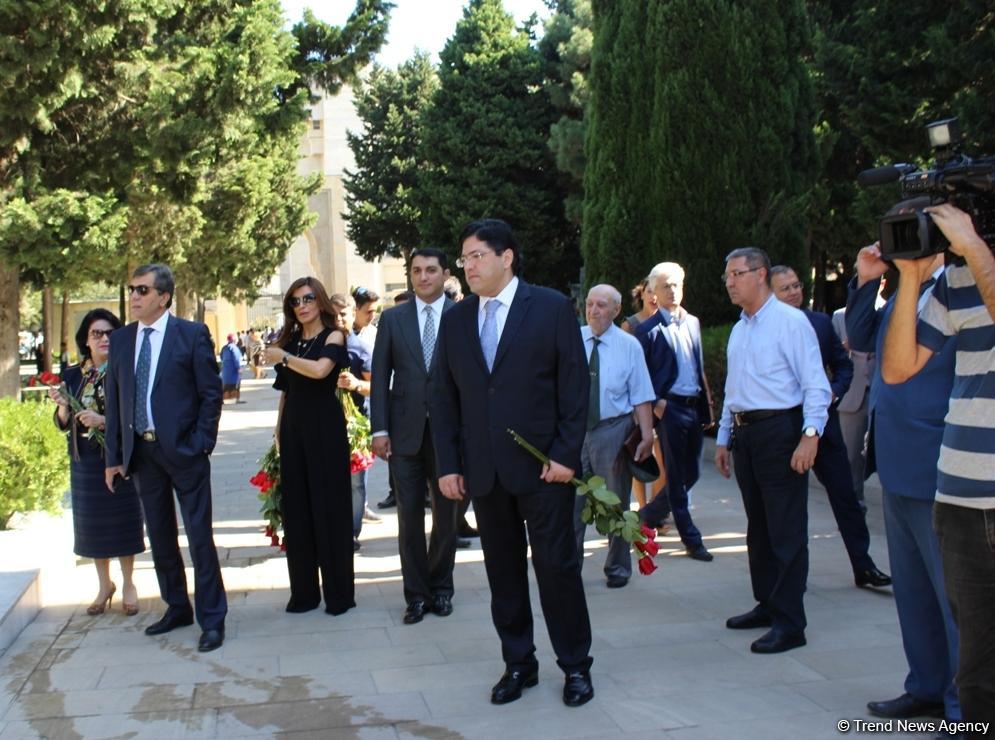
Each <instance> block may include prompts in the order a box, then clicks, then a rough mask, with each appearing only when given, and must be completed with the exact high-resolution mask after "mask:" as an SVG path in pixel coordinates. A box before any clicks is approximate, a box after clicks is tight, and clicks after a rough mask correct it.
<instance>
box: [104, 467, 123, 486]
mask: <svg viewBox="0 0 995 740" xmlns="http://www.w3.org/2000/svg"><path fill="white" fill-rule="evenodd" d="M118 475H120V476H121V477H122V478H124V466H123V465H115V466H114V467H112V468H104V483H106V484H107V490H108V491H110V492H111V493H114V478H115V476H118Z"/></svg>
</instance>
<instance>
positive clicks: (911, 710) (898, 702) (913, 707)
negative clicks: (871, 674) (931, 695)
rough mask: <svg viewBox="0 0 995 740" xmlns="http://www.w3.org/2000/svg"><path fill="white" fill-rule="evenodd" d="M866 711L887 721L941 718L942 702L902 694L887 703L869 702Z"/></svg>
mask: <svg viewBox="0 0 995 740" xmlns="http://www.w3.org/2000/svg"><path fill="white" fill-rule="evenodd" d="M867 711H868V712H870V713H871V714H873V715H874V716H875V717H886V718H888V719H909V718H911V717H942V716H943V702H942V701H926V700H925V699H917V698H916V697H914V696H912V694H902V695H901V696H900V697H898V698H897V699H890V700H888V701H869V702H867Z"/></svg>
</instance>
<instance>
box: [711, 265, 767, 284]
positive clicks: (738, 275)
mask: <svg viewBox="0 0 995 740" xmlns="http://www.w3.org/2000/svg"><path fill="white" fill-rule="evenodd" d="M759 269H760V268H759V267H751V268H750V269H748V270H733V271H732V272H723V273H722V275H721V276H720V280H722V282H723V283H727V282H729V278H732V279H733V280H739V279H740V278H741V277H743V275H745V274H746V273H748V272H756V271H757V270H759Z"/></svg>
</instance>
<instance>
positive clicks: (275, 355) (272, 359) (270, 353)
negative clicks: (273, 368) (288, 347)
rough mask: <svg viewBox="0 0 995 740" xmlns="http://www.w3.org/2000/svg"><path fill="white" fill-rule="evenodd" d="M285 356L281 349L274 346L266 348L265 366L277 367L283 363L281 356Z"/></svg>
mask: <svg viewBox="0 0 995 740" xmlns="http://www.w3.org/2000/svg"><path fill="white" fill-rule="evenodd" d="M285 354H287V353H286V352H285V351H284V350H283V348H282V347H277V346H276V345H275V344H274V345H273V346H272V347H267V348H266V364H267V365H277V364H279V363H280V362H282V361H283V356H284V355H285Z"/></svg>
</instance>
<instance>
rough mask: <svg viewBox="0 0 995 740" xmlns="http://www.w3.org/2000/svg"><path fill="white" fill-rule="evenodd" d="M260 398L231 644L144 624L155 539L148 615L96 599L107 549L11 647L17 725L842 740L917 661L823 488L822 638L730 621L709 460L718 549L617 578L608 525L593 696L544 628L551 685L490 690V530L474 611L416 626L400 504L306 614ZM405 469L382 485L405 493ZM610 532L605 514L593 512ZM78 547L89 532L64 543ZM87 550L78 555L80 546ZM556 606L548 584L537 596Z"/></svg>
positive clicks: (723, 530) (727, 569) (729, 567)
mask: <svg viewBox="0 0 995 740" xmlns="http://www.w3.org/2000/svg"><path fill="white" fill-rule="evenodd" d="M243 385H244V391H243V397H244V398H245V399H246V400H247V401H248V403H247V404H246V405H244V406H238V407H228V408H226V410H225V412H224V416H223V420H222V429H223V431H222V437H221V441H220V444H219V445H218V449H217V451H216V453H215V455H214V489H215V522H216V537H217V542H218V544H219V547H220V548H221V554H222V557H223V558H224V578H225V582H226V585H227V587H228V590H229V601H230V605H231V612H230V615H229V620H228V626H227V641H226V643H225V645H224V647H223V648H222V649H220V650H218V651H216V652H214V653H210V654H206V655H201V654H199V653H197V652H196V650H195V645H196V640H197V637H198V634H199V633H198V631H197V629H196V628H195V627H191V628H187V629H181V630H176V631H174V632H173V633H170V634H168V635H165V636H163V637H159V638H149V637H146V636H145V635H144V634H143V633H142V630H143V628H144V627H145V626H146V625H147V624H149V623H150V622H152V621H154V620H155V619H156V618H157V616H158V614H159V613H160V610H161V607H160V603H159V600H158V596H157V593H158V592H157V589H156V584H155V578H154V573H153V571H152V569H151V561H150V559H149V557H148V555H146V556H144V557H142V558H141V559H140V562H139V569H140V572H139V588H140V590H141V593H142V596H143V597H144V598H143V600H142V612H141V614H140V615H139V616H138V617H134V618H128V617H125V616H123V615H122V614H121V612H120V610H119V606H118V603H117V602H115V609H114V611H113V613H109V614H106V615H104V616H101V617H87V616H86V615H85V613H84V611H83V609H84V607H85V605H86V604H87V603H89V601H90V599H91V598H92V596H93V592H94V591H95V581H94V578H93V573H92V565H90V563H89V562H81V563H79V565H78V567H77V568H76V571H75V574H74V575H73V576H72V577H70V578H67V579H66V582H65V584H64V590H63V589H60V593H64V598H63V599H62V601H63V602H64V603H62V604H52V605H50V606H47V607H46V608H45V609H44V610H43V611H42V612H41V614H40V615H39V616H38V618H37V619H36V620H35V621H34V622H33V623H32V624H31V625H29V626H28V627H27V628H26V629H25V630H24V632H23V633H22V634H21V635H20V637H19V638H18V640H17V641H16V642H15V643H14V644H13V645H12V646H11V647H10V649H9V650H7V652H6V653H5V654H4V655H3V656H2V657H0V740H8V738H33V737H45V738H108V737H141V738H157V737H219V738H232V737H248V736H252V737H260V736H261V737H268V736H280V737H283V736H294V737H315V738H319V737H320V738H352V737H356V738H408V737H419V738H421V737H426V738H437V739H441V738H458V737H466V738H491V737H493V738H500V739H501V740H506V739H507V738H533V737H534V738H557V737H598V738H611V737H619V738H621V737H625V738H629V739H632V738H642V737H646V738H650V737H652V738H674V739H675V740H699V739H705V738H710V739H711V738H715V739H720V738H721V739H725V738H792V739H794V738H833V737H838V735H839V733H838V732H837V729H836V724H837V721H838V720H840V719H841V718H856V717H866V716H867V715H866V712H865V710H864V704H865V703H866V702H867V701H868V700H870V699H883V698H891V697H893V696H897V695H898V694H899V693H901V691H902V681H903V679H904V674H905V666H904V658H903V654H902V649H901V642H900V637H899V634H898V627H897V622H896V618H895V610H894V604H893V602H892V599H891V596H890V593H888V592H884V593H874V592H871V591H864V590H858V589H856V588H854V586H853V583H852V581H851V579H850V575H849V567H848V563H847V560H846V556H845V554H844V551H843V545H842V542H841V541H840V538H839V535H838V534H837V532H836V531H835V526H834V524H833V521H832V515H831V512H830V510H829V507H828V505H827V503H826V500H825V494H824V493H823V492H822V491H821V490H819V489H817V488H813V490H812V495H811V503H810V512H811V525H810V532H811V535H812V547H811V563H812V564H811V575H810V579H809V592H808V595H807V598H806V606H807V610H808V617H809V630H808V639H809V644H808V646H807V647H805V648H802V649H799V650H794V651H792V652H790V653H787V654H783V655H774V656H756V655H752V654H751V653H750V651H749V643H750V641H751V640H752V639H754V638H755V637H756V636H757V633H739V632H731V631H729V630H727V629H725V627H724V621H725V619H726V617H728V616H730V615H731V614H734V613H738V612H740V611H744V610H746V609H748V608H750V607H751V606H752V601H751V596H750V587H749V581H748V575H747V566H746V556H745V551H744V531H745V529H744V527H745V521H744V517H743V512H742V506H741V503H740V501H739V494H738V491H737V489H736V488H735V486H734V484H732V483H730V482H727V481H725V480H723V479H721V478H720V477H719V476H718V475H717V474H716V473H715V472H714V468H713V467H712V466H711V464H710V463H709V464H706V465H705V472H704V477H703V479H702V481H701V483H700V484H699V485H698V487H697V489H696V491H695V494H696V495H695V509H694V515H695V519H696V521H697V523H698V525H699V528H700V529H701V530H702V531H703V532H704V533H705V535H706V542H707V544H708V546H709V548H710V549H711V550H712V552H714V553H715V554H716V558H715V561H714V562H713V563H700V562H696V561H692V560H689V559H687V558H685V557H683V551H682V550H680V548H679V542H678V541H677V540H676V539H672V538H671V539H668V540H665V541H664V551H663V553H661V556H660V557H659V558H658V561H659V564H660V569H659V570H658V571H657V572H656V573H655V574H653V575H652V576H650V577H640V576H638V575H637V576H636V577H635V578H634V579H633V581H632V582H631V583H630V585H629V586H628V587H627V588H624V589H621V590H617V591H615V590H613V591H608V590H607V589H606V588H605V585H604V579H603V577H602V576H601V564H602V562H603V558H604V554H605V542H604V541H603V540H602V539H600V538H598V537H596V536H594V534H593V533H592V534H589V539H588V543H587V548H588V551H587V552H588V557H587V561H586V565H585V584H586V586H587V594H588V602H589V605H590V609H591V617H592V622H593V627H594V647H593V655H594V658H595V663H594V668H593V676H594V682H595V688H596V692H597V696H596V697H595V699H594V701H592V702H591V703H590V704H588V705H586V706H584V707H581V708H579V709H568V708H566V707H564V706H563V704H562V702H561V700H560V691H561V687H562V681H561V677H560V674H559V671H558V669H557V668H556V666H555V663H554V659H553V655H552V651H551V649H550V646H549V641H548V638H547V636H546V633H545V629H544V627H542V626H541V624H540V625H539V626H538V629H537V633H536V643H537V646H538V649H539V659H540V662H541V666H542V668H541V676H540V679H541V680H540V684H539V686H538V687H537V688H535V689H531V690H529V691H527V692H526V693H525V695H524V697H523V698H522V699H521V700H520V701H518V702H516V703H514V704H510V705H507V706H503V707H494V706H491V705H490V704H489V702H488V692H489V687H490V685H491V684H492V683H493V682H494V681H495V680H496V679H497V677H498V676H499V675H500V672H501V670H502V665H501V660H500V650H499V645H498V641H497V638H496V636H495V634H494V631H493V628H492V626H491V624H490V618H489V607H488V599H489V593H488V590H487V585H486V580H485V577H484V571H483V564H482V559H481V552H480V549H479V544H477V543H476V542H475V543H474V546H473V548H472V549H470V550H466V551H460V552H459V554H458V558H457V560H458V565H457V573H456V587H457V594H456V597H455V600H454V604H455V612H454V613H453V615H452V616H451V617H448V618H446V619H440V618H438V617H435V616H431V615H430V616H428V617H427V618H426V619H425V621H424V622H422V623H421V624H418V625H414V626H405V625H403V624H402V623H401V613H402V607H403V599H402V597H401V586H400V582H399V562H398V557H397V550H396V542H395V535H396V520H395V519H394V517H393V516H392V515H388V516H387V517H386V518H385V521H384V522H383V523H379V524H367V525H366V526H365V529H364V532H363V536H362V541H363V550H362V552H361V554H360V555H359V556H358V557H357V559H356V574H357V584H358V586H357V601H358V603H359V606H358V608H357V609H354V610H352V611H350V612H349V613H347V614H346V615H344V616H341V617H331V616H328V615H326V614H324V613H323V612H320V611H319V612H312V613H309V614H304V615H289V614H286V613H285V612H284V611H283V605H284V603H285V602H286V600H287V597H288V590H287V576H286V569H285V564H284V563H283V559H282V557H281V555H280V554H279V552H278V551H277V550H276V549H275V548H270V547H267V546H265V540H264V538H263V537H262V534H261V527H260V525H259V522H258V518H257V515H256V511H257V508H258V507H257V502H256V500H255V496H254V489H252V488H251V487H250V486H249V484H248V481H247V479H248V478H249V476H251V475H252V474H253V473H254V472H255V463H254V461H255V460H256V458H258V457H259V456H260V455H261V454H262V452H263V451H264V449H265V447H266V446H267V445H268V443H269V437H270V433H271V431H272V425H273V423H274V419H275V412H274V411H273V409H274V408H275V401H276V398H275V394H274V392H273V391H272V390H270V389H269V387H268V384H266V383H254V382H252V381H244V383H243ZM385 476H386V471H385V466H384V465H383V464H382V463H378V464H377V465H376V466H375V468H374V470H373V473H372V476H371V484H370V490H371V494H370V496H371V499H372V500H373V501H377V500H379V499H381V498H382V497H383V495H384V493H385V488H386V486H385ZM870 507H871V511H870V515H869V521H870V525H871V532H872V553H873V554H874V556H875V557H876V559H877V561H878V563H879V565H881V567H883V568H885V569H886V568H887V561H886V556H885V547H884V540H883V533H882V523H881V512H880V495H879V493H877V492H876V491H874V490H873V489H872V490H871V492H870ZM589 531H590V530H589ZM59 546H60V547H63V548H65V551H66V553H67V554H68V553H69V552H70V551H71V543H68V542H62V543H59ZM67 556H68V555H67ZM533 604H534V605H535V607H536V609H537V611H538V599H537V598H536V599H534V600H533Z"/></svg>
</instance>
